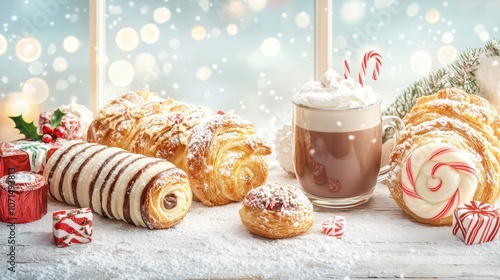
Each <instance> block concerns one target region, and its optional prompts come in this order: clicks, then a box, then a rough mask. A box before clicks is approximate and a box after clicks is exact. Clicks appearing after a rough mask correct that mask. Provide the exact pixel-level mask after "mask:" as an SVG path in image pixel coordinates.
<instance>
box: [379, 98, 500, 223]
mask: <svg viewBox="0 0 500 280" xmlns="http://www.w3.org/2000/svg"><path fill="white" fill-rule="evenodd" d="M403 121H404V122H405V129H404V130H403V132H402V133H401V134H400V135H399V138H398V139H397V140H396V142H395V146H394V148H393V150H392V153H391V155H390V159H389V163H390V171H389V177H388V180H387V186H388V188H389V190H390V192H391V196H392V197H393V199H394V200H395V201H396V203H397V204H398V205H399V206H400V207H401V208H402V209H403V210H404V211H405V212H406V213H408V214H409V215H411V216H412V217H413V218H414V219H415V220H417V221H419V222H422V223H427V224H431V225H451V222H452V215H453V211H454V210H455V209H456V208H457V206H459V205H461V204H463V203H466V202H469V201H471V200H479V201H483V202H486V203H494V202H495V201H496V200H497V199H498V197H499V195H500V186H499V184H498V182H499V179H500V174H499V168H500V149H499V148H500V141H499V136H500V128H499V124H500V121H499V118H498V115H497V112H496V110H495V108H494V107H493V106H492V105H491V104H490V103H489V102H488V101H487V100H486V99H484V98H481V97H479V96H477V95H472V94H467V93H466V92H464V91H462V90H459V89H444V90H441V91H439V92H438V93H437V94H434V95H430V96H425V97H421V98H419V99H418V100H417V102H416V104H415V106H414V107H413V109H412V110H411V112H410V113H408V114H407V115H406V116H405V117H404V119H403Z"/></svg>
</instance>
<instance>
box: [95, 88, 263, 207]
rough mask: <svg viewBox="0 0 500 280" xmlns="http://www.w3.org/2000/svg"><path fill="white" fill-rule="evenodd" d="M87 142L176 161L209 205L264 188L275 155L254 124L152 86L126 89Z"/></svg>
mask: <svg viewBox="0 0 500 280" xmlns="http://www.w3.org/2000/svg"><path fill="white" fill-rule="evenodd" d="M87 140H88V141H89V142H96V143H100V144H103V145H107V146H110V147H119V148H122V149H125V150H128V151H131V152H133V153H138V154H143V155H146V156H151V157H157V158H163V159H166V160H168V161H170V162H172V163H173V164H175V165H176V166H177V167H179V168H181V169H182V170H184V171H185V172H186V173H187V175H188V176H189V182H190V185H191V190H192V191H193V195H194V197H195V198H197V199H198V200H200V201H201V202H202V203H203V204H205V205H209V206H215V205H224V204H228V203H231V202H235V201H242V200H243V198H244V197H245V195H246V194H247V193H248V191H250V190H251V189H253V188H255V187H258V186H261V185H262V184H263V183H264V182H265V181H266V180H267V174H268V165H267V160H266V156H267V155H269V154H271V148H270V146H269V145H268V144H267V143H266V141H265V140H264V139H262V138H261V137H258V136H257V135H256V133H255V126H254V125H253V124H252V123H250V122H247V121H244V120H242V119H241V118H239V117H238V116H236V115H234V114H231V113H230V112H223V111H220V110H219V111H217V112H213V111H211V110H210V109H209V108H207V107H203V106H195V105H192V104H187V103H183V102H179V101H174V100H173V99H171V98H169V99H162V98H160V97H158V96H157V95H156V93H153V92H149V91H148V90H140V91H137V92H129V93H125V94H123V95H122V96H120V97H119V98H116V99H114V100H112V101H111V102H110V103H109V104H108V105H106V106H104V107H103V108H102V109H101V110H100V111H99V113H98V115H97V117H96V119H95V120H94V121H93V122H92V124H91V125H90V127H89V130H88V134H87Z"/></svg>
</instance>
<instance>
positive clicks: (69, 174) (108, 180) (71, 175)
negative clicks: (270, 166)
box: [43, 142, 192, 229]
mask: <svg viewBox="0 0 500 280" xmlns="http://www.w3.org/2000/svg"><path fill="white" fill-rule="evenodd" d="M43 175H44V177H45V178H46V180H47V183H48V185H49V193H50V195H51V196H52V197H53V198H54V199H56V200H58V201H61V202H65V203H68V204H71V205H76V206H78V207H90V208H91V209H92V210H93V211H94V212H96V213H97V214H99V215H102V216H104V217H107V218H110V219H118V220H124V221H126V222H128V223H130V224H133V225H136V226H142V227H148V228H150V229H159V228H170V227H172V226H174V225H176V224H177V223H179V222H180V221H181V220H182V219H183V218H184V216H185V215H186V214H187V212H188V210H189V208H190V206H191V202H192V193H191V190H190V188H189V181H188V177H187V175H186V173H185V172H184V171H182V170H181V169H179V168H177V167H175V166H174V165H173V164H172V163H170V162H168V161H166V160H164V159H158V158H151V157H146V156H143V155H139V154H134V153H130V152H127V151H125V150H123V149H119V148H110V147H106V146H103V145H99V144H95V143H86V142H68V143H67V144H65V145H64V146H62V147H60V148H58V150H57V151H56V152H55V153H54V154H53V155H52V156H51V157H50V159H49V160H48V162H47V165H46V166H45V169H44V172H43Z"/></svg>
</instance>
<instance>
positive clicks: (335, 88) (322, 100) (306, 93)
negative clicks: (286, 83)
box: [292, 69, 379, 109]
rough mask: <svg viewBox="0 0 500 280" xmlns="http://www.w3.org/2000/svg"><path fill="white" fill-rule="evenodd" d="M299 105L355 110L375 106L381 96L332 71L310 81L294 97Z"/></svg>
mask: <svg viewBox="0 0 500 280" xmlns="http://www.w3.org/2000/svg"><path fill="white" fill-rule="evenodd" d="M292 100H293V102H294V103H295V104H298V105H303V106H307V107H315V108H323V109H354V108H360V107H366V106H368V105H372V104H375V103H376V102H377V101H378V100H379V96H378V95H377V94H376V93H374V92H373V91H372V88H371V87H370V86H366V85H365V86H362V85H360V84H359V83H356V82H355V81H354V80H353V79H352V78H348V79H344V78H343V77H341V76H340V75H339V74H338V73H337V72H335V70H333V69H330V70H328V71H326V73H324V74H323V76H321V78H320V80H319V81H309V82H307V83H305V84H304V85H303V86H302V88H301V89H300V90H299V91H298V92H297V93H296V94H295V95H294V96H293V98H292Z"/></svg>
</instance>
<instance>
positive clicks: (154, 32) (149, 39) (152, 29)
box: [141, 23, 160, 44]
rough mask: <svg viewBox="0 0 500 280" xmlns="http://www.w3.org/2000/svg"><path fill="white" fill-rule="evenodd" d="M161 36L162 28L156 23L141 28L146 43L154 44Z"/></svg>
mask: <svg viewBox="0 0 500 280" xmlns="http://www.w3.org/2000/svg"><path fill="white" fill-rule="evenodd" d="M159 38H160V29H158V26H156V25H155V24H152V23H150V24H146V25H144V26H143V27H142V28H141V39H142V41H143V42H144V43H146V44H153V43H156V41H158V39H159Z"/></svg>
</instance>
